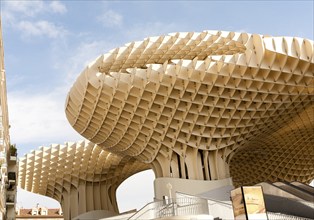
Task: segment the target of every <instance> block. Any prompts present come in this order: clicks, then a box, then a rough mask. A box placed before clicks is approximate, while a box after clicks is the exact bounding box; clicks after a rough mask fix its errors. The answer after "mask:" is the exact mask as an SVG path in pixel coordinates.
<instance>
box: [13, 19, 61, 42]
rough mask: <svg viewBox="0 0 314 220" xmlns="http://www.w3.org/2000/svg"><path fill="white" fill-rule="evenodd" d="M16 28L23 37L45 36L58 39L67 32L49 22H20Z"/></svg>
mask: <svg viewBox="0 0 314 220" xmlns="http://www.w3.org/2000/svg"><path fill="white" fill-rule="evenodd" d="M16 28H17V29H18V30H20V31H22V33H23V36H47V37H50V38H58V37H62V36H64V35H65V34H66V33H67V31H66V30H65V29H63V28H62V27H60V26H56V25H55V24H53V23H51V22H49V21H36V22H30V21H21V22H19V23H18V24H17V26H16Z"/></svg>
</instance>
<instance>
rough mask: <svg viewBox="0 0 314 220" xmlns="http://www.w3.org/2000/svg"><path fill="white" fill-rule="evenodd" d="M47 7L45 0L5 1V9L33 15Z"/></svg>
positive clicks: (16, 13) (20, 14)
mask: <svg viewBox="0 0 314 220" xmlns="http://www.w3.org/2000/svg"><path fill="white" fill-rule="evenodd" d="M44 9H45V6H44V2H43V1H4V11H7V12H10V13H14V14H15V15H19V16H28V17H33V16H35V15H37V14H38V13H40V12H42V11H43V10H44Z"/></svg>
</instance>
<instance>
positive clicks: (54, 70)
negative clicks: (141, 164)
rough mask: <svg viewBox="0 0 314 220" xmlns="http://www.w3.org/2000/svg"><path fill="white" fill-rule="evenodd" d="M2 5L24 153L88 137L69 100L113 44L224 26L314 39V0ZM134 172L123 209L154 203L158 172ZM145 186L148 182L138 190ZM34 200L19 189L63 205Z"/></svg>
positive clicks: (9, 1)
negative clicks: (71, 115)
mask: <svg viewBox="0 0 314 220" xmlns="http://www.w3.org/2000/svg"><path fill="white" fill-rule="evenodd" d="M0 4H1V17H2V26H3V41H4V49H5V69H6V76H7V91H8V108H9V120H10V125H11V128H10V136H11V143H16V145H17V147H18V154H19V156H23V155H24V154H25V153H28V152H30V151H31V150H32V149H37V148H38V147H39V146H49V145H51V144H53V143H57V144H63V143H64V142H67V141H74V142H75V141H78V140H82V139H83V138H82V137H81V136H80V135H78V134H77V133H76V132H75V131H74V130H73V129H72V128H71V126H70V125H69V123H68V122H67V120H66V117H65V113H64V103H65V98H66V95H67V92H68V91H69V90H70V88H71V86H72V84H73V83H74V81H75V79H76V78H77V77H78V75H79V74H80V72H81V71H82V70H83V69H84V68H85V66H87V65H88V63H89V62H91V61H93V60H94V59H96V58H97V57H98V56H99V55H101V54H103V53H106V52H108V51H109V50H111V49H113V48H116V47H119V46H122V45H124V44H126V43H128V42H131V41H136V40H142V39H144V38H145V37H149V36H155V35H161V34H167V33H171V32H178V31H180V32H181V31H183V32H198V31H203V30H225V31H239V32H248V33H257V34H264V35H272V36H296V37H302V38H308V39H311V40H313V30H314V25H313V20H314V18H313V14H314V13H313V8H314V3H313V1H260V0H259V1H179V0H177V1H143V0H142V1H126V0H125V1H114V0H112V1H100V0H97V1H87V0H86V1H83V0H81V1H75V0H68V1H35V0H32V1H26V0H24V1H14V0H0ZM136 176H137V177H136ZM136 176H134V177H132V178H130V179H128V180H126V182H125V183H123V184H122V186H121V187H120V188H119V189H118V203H119V207H120V210H121V211H125V210H128V209H132V208H141V206H143V205H144V204H145V203H147V202H150V201H152V200H153V192H152V190H153V179H154V177H153V174H152V172H151V171H146V172H144V173H141V174H138V175H136ZM140 183H147V184H145V186H143V187H139V186H140V185H139V184H140ZM127 189H129V190H127ZM130 189H132V190H130ZM133 189H134V190H133ZM143 189H145V190H143ZM136 190H139V191H138V192H136ZM130 191H132V192H134V193H139V195H141V196H138V197H134V195H136V194H134V195H130V194H128V193H130ZM30 198H31V197H30V195H29V194H27V193H26V192H23V191H21V190H19V193H18V205H19V206H23V207H29V206H30V207H31V206H33V204H34V205H35V204H36V203H37V202H39V203H40V204H43V205H46V206H50V207H56V206H57V205H58V204H57V203H55V202H51V201H49V200H46V199H45V200H44V199H42V198H38V197H33V198H32V199H30ZM38 200H40V201H38Z"/></svg>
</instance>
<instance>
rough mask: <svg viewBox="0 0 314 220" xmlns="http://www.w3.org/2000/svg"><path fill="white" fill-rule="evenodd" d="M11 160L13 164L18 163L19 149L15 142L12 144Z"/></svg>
mask: <svg viewBox="0 0 314 220" xmlns="http://www.w3.org/2000/svg"><path fill="white" fill-rule="evenodd" d="M9 152H10V154H9V155H10V160H9V164H10V165H12V164H16V159H17V149H16V146H15V144H11V145H10V151H9Z"/></svg>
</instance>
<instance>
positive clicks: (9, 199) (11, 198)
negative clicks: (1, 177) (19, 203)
mask: <svg viewBox="0 0 314 220" xmlns="http://www.w3.org/2000/svg"><path fill="white" fill-rule="evenodd" d="M14 204H15V195H10V194H9V195H7V199H6V205H7V206H14Z"/></svg>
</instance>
